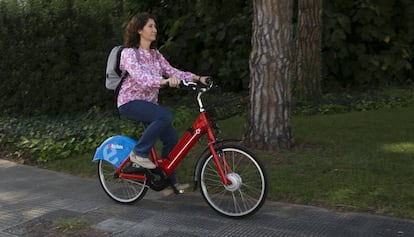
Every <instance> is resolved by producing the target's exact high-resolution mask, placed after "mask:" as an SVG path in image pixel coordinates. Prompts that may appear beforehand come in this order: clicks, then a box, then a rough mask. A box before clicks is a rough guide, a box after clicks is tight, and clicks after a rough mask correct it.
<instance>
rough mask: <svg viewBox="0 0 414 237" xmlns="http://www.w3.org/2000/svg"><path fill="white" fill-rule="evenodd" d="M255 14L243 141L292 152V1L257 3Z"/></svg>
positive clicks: (269, 0) (251, 144)
mask: <svg viewBox="0 0 414 237" xmlns="http://www.w3.org/2000/svg"><path fill="white" fill-rule="evenodd" d="M253 11H254V12H253V14H254V15H253V17H254V19H253V35H252V52H251V55H250V95H251V97H250V103H249V104H250V107H249V110H248V113H247V126H246V130H245V134H244V138H243V141H244V143H245V145H247V146H249V147H251V148H254V149H262V150H267V151H275V150H281V149H290V148H291V147H292V146H293V138H292V133H291V126H290V112H291V87H292V75H293V73H294V60H293V48H294V42H293V27H292V16H293V1H290V0H255V1H254V5H253Z"/></svg>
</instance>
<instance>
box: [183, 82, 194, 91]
mask: <svg viewBox="0 0 414 237" xmlns="http://www.w3.org/2000/svg"><path fill="white" fill-rule="evenodd" d="M180 89H183V90H193V91H195V90H197V83H195V82H191V81H184V80H181V81H180Z"/></svg>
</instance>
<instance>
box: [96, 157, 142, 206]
mask: <svg viewBox="0 0 414 237" xmlns="http://www.w3.org/2000/svg"><path fill="white" fill-rule="evenodd" d="M115 170H116V168H115V167H114V166H113V165H112V164H111V163H109V162H107V161H105V160H99V162H98V177H99V182H100V183H101V186H102V188H103V190H104V191H105V193H106V194H107V195H108V196H109V197H110V198H112V199H113V200H115V201H117V202H120V203H133V202H135V201H138V200H140V199H142V198H143V197H144V196H145V194H146V193H147V191H148V187H147V186H146V181H140V180H135V179H123V178H119V177H118V176H117V175H115Z"/></svg>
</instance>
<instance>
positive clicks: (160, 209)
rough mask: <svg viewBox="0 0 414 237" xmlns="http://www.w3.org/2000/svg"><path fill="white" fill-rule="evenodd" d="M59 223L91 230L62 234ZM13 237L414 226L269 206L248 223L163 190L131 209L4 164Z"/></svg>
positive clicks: (381, 230)
mask: <svg viewBox="0 0 414 237" xmlns="http://www.w3.org/2000/svg"><path fill="white" fill-rule="evenodd" d="M57 220H60V221H63V223H65V221H66V223H73V222H74V220H82V221H83V223H85V222H86V223H87V224H89V225H90V226H91V228H89V229H87V230H86V229H85V228H83V229H81V230H79V231H78V232H76V233H73V232H70V231H67V232H62V231H61V232H60V233H59V232H58V230H57V226H58V225H57V224H56V223H58V222H57ZM13 236H36V237H37V236H42V237H44V236H88V237H91V236H168V237H174V236H180V237H185V236H194V237H195V236H203V237H205V236H249V237H250V236H283V237H290V236H321V237H322V236H323V237H330V236H332V237H341V236H346V237H348V236H350V237H355V236H363V237H366V236H375V237H377V236H396V237H401V236H403V237H413V236H414V220H404V219H396V218H387V217H381V216H375V215H369V214H364V213H341V212H332V211H328V210H326V209H322V208H316V207H310V206H302V205H292V204H286V203H279V202H266V203H265V205H264V206H263V207H262V209H261V210H260V211H259V212H258V213H256V214H254V215H253V216H251V217H248V218H245V219H230V218H226V217H222V216H220V215H218V214H216V212H214V211H213V210H212V209H211V208H210V207H209V206H208V205H207V203H205V202H204V200H203V198H202V197H201V194H199V192H195V193H192V192H190V193H186V194H183V195H171V196H167V197H164V196H162V195H160V193H157V192H149V193H148V194H147V196H146V197H145V198H144V199H143V200H141V201H139V202H137V203H135V204H132V205H122V204H117V203H115V202H113V201H112V200H111V199H110V198H109V197H107V196H106V194H105V193H104V192H103V190H102V189H101V187H100V184H99V181H98V180H95V179H88V178H81V177H76V176H71V175H67V174H62V173H58V172H53V171H49V170H45V169H39V168H35V167H31V166H25V165H19V164H15V163H12V162H10V161H6V160H2V159H0V237H13Z"/></svg>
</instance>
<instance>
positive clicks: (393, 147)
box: [382, 142, 414, 154]
mask: <svg viewBox="0 0 414 237" xmlns="http://www.w3.org/2000/svg"><path fill="white" fill-rule="evenodd" d="M382 149H383V150H384V151H387V152H393V153H405V154H414V143H413V142H402V143H390V144H384V145H383V146H382Z"/></svg>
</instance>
